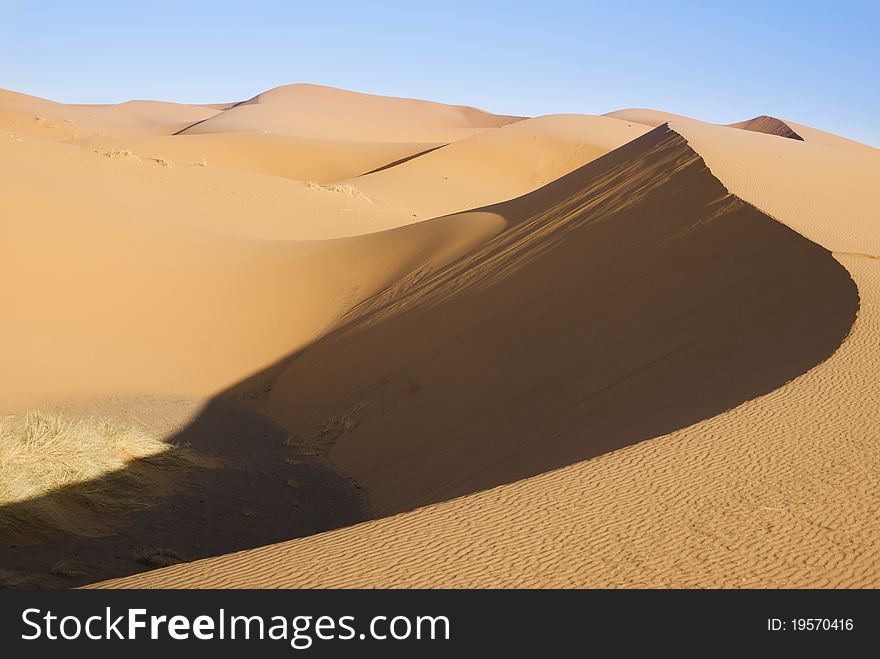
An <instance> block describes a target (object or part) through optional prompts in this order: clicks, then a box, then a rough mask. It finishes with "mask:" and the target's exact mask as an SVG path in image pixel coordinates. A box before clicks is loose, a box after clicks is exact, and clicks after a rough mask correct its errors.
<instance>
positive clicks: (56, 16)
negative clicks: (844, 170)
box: [0, 0, 880, 146]
mask: <svg viewBox="0 0 880 659" xmlns="http://www.w3.org/2000/svg"><path fill="white" fill-rule="evenodd" d="M878 34H880V2H877V1H874V0H840V1H832V0H827V1H825V2H817V1H810V0H800V1H789V0H775V1H772V2H767V1H766V0H765V1H757V0H746V1H742V2H727V1H719V2H715V1H713V2H703V1H699V0H693V1H683V0H678V1H676V0H672V1H667V2H662V3H660V2H648V1H643V2H640V1H633V2H619V3H618V2H609V1H608V0H603V1H601V2H590V1H586V0H582V1H579V2H577V1H572V2H557V1H553V0H541V1H534V2H516V1H515V0H511V1H508V2H496V1H491V2H481V1H479V0H471V1H470V2H458V1H454V0H447V1H441V2H432V3H420V2H413V1H412V0H409V1H406V2H385V1H382V0H374V1H372V2H353V1H350V2H339V1H332V0H331V1H323V0H311V1H309V2H299V1H295V0H291V1H288V2H281V1H276V2H271V1H268V0H266V1H264V0H247V1H239V2H229V1H226V0H210V1H199V0H189V1H177V2H169V1H165V0H151V1H150V2H109V1H107V2H99V1H93V2H90V1H83V2H76V1H73V0H68V1H45V0H44V1H42V2H34V1H30V0H0V87H5V88H8V89H14V90H16V91H22V92H27V93H31V94H35V95H37V96H44V97H47V98H51V99H54V100H59V101H65V102H81V103H85V102H95V103H98V102H116V101H123V100H128V99H131V98H155V99H161V100H172V101H180V102H199V103H210V102H225V101H236V100H242V99H245V98H249V97H251V96H253V95H254V94H257V93H259V92H261V91H264V90H266V89H270V88H272V87H276V86H278V85H281V84H286V83H290V82H315V83H320V84H325V85H332V86H336V87H344V88H347V89H353V90H356V91H365V92H371V93H377V94H389V95H395V96H411V97H417V98H426V99H432V100H438V101H445V102H450V103H466V104H471V105H477V106H479V107H482V108H485V109H487V110H491V111H493V112H499V113H507V114H526V115H538V114H550V113H564V112H573V113H588V114H601V113H603V112H608V111H611V110H616V109H620V108H625V107H650V108H656V109H661V110H667V111H670V112H675V113H678V114H685V115H690V116H695V117H698V118H701V119H705V120H707V121H713V122H723V123H728V122H733V121H740V120H743V119H749V118H751V117H754V116H756V115H759V114H770V115H774V116H778V117H783V118H786V119H790V120H792V121H796V122H800V123H805V124H808V125H811V126H814V127H816V128H820V129H823V130H827V131H831V132H834V133H838V134H840V135H844V136H846V137H850V138H853V139H856V140H859V141H863V142H867V143H869V144H873V145H874V146H878V145H880V126H878V121H877V106H878V101H880V85H878V70H880V46H878V43H880V40H878V37H877V35H878Z"/></svg>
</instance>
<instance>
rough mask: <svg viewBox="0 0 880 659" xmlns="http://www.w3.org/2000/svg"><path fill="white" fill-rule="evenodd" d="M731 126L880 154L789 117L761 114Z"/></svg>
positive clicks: (858, 143) (859, 151)
mask: <svg viewBox="0 0 880 659" xmlns="http://www.w3.org/2000/svg"><path fill="white" fill-rule="evenodd" d="M730 126H731V127H733V128H742V129H744V130H751V131H755V132H757V133H767V134H768V135H779V136H781V137H788V138H791V139H796V140H803V141H805V142H810V143H812V144H821V145H822V146H830V147H833V148H835V149H846V150H848V151H855V152H857V153H871V154H873V155H875V156H876V155H878V152H877V149H875V148H874V147H872V146H868V145H867V144H862V143H860V142H855V141H853V140H849V139H846V138H845V137H840V136H839V135H833V134H832V133H826V132H825V131H824V130H817V129H816V128H810V127H809V126H804V125H803V124H796V123H795V122H793V121H789V120H787V119H777V118H776V117H768V116H766V115H761V116H760V117H755V118H754V119H749V120H748V121H740V122H738V123H735V124H730Z"/></svg>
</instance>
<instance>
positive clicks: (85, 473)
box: [0, 412, 193, 535]
mask: <svg viewBox="0 0 880 659" xmlns="http://www.w3.org/2000/svg"><path fill="white" fill-rule="evenodd" d="M192 465H193V461H192V455H191V454H190V453H189V452H188V451H187V450H186V449H185V448H183V447H180V446H177V445H173V444H169V443H167V442H164V441H162V440H161V439H159V438H156V437H154V436H153V435H151V434H150V433H148V432H147V431H145V430H143V429H141V428H139V427H136V426H133V425H127V424H124V423H119V422H116V421H111V420H107V419H98V418H93V417H89V418H83V419H68V418H65V417H63V416H59V415H53V414H46V413H43V412H29V413H27V414H26V415H25V416H22V417H16V416H11V417H6V418H4V419H0V535H7V534H19V533H24V534H32V533H37V534H44V533H51V532H56V531H65V532H70V533H83V532H85V529H83V528H80V525H79V524H78V522H77V520H79V519H81V517H82V515H81V514H78V513H81V512H82V511H84V510H85V511H94V512H98V513H107V514H113V513H121V512H126V511H130V510H133V509H137V508H143V507H147V506H149V504H150V502H151V501H152V500H153V499H154V498H155V496H156V494H157V492H156V490H157V489H158V487H159V483H158V482H157V478H156V469H168V468H176V467H186V466H192Z"/></svg>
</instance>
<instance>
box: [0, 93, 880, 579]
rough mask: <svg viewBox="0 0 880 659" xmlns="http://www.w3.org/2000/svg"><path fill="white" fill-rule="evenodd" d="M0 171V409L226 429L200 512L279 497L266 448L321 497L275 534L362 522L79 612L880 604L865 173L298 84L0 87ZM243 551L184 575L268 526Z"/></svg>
mask: <svg viewBox="0 0 880 659" xmlns="http://www.w3.org/2000/svg"><path fill="white" fill-rule="evenodd" d="M0 174H2V176H0V200H2V201H0V206H2V219H0V231H2V237H3V239H2V242H0V276H2V279H3V281H5V282H7V285H5V286H4V287H3V290H2V293H3V302H4V311H5V312H6V313H7V314H8V315H9V317H10V318H17V319H20V322H17V323H5V324H4V325H3V327H2V328H0V358H2V359H3V361H4V364H7V365H8V368H6V369H4V370H3V371H2V372H0V411H3V412H4V413H15V414H18V413H20V412H21V411H22V410H23V409H25V408H28V407H30V408H33V407H46V408H47V409H54V408H53V406H55V405H58V406H60V407H61V409H67V410H77V409H85V410H92V411H94V410H109V412H108V413H110V414H111V416H113V415H117V416H120V417H125V418H127V419H138V420H142V419H143V420H145V423H146V425H147V426H151V427H153V428H160V427H164V426H169V428H170V425H169V422H168V421H167V420H168V419H171V418H174V419H178V418H181V416H187V417H188V418H189V419H190V420H189V421H187V422H186V423H188V424H189V426H191V427H193V428H196V427H204V428H207V429H208V431H207V434H206V436H208V437H210V436H212V434H216V433H217V432H220V433H221V434H222V433H224V432H226V431H225V429H224V424H226V425H229V427H230V431H229V433H228V434H229V436H228V437H220V436H219V435H217V441H218V442H222V443H223V446H224V448H223V451H224V452H223V453H222V456H223V457H222V459H223V461H224V462H225V463H226V464H229V465H231V466H234V467H236V468H238V469H241V470H243V471H240V472H236V473H241V474H242V476H240V477H238V478H240V479H241V478H245V475H244V474H247V476H246V478H248V479H251V480H241V482H240V483H238V484H237V485H236V488H235V489H234V491H235V493H236V494H233V495H230V496H239V497H241V496H245V497H246V496H247V492H246V483H249V482H254V483H256V481H255V480H253V477H254V474H257V473H263V474H266V475H264V476H263V477H262V481H265V484H266V487H265V488H264V490H265V492H272V497H273V500H275V501H279V499H278V498H277V497H278V496H279V495H280V496H281V497H282V498H283V497H284V492H285V490H287V491H291V492H293V490H290V488H288V487H287V486H286V485H285V484H284V482H283V480H279V482H278V483H274V481H272V483H270V482H269V481H270V480H271V479H274V478H280V479H283V478H286V477H285V476H283V475H282V474H283V473H284V468H282V467H283V465H281V466H278V464H276V463H274V462H271V463H270V462H267V461H271V460H276V459H277V458H273V457H272V456H275V455H277V451H276V449H275V448H274V446H275V445H274V444H271V443H267V441H269V440H267V439H266V438H267V437H275V436H276V435H277V436H279V437H282V438H283V437H284V436H285V434H286V436H287V437H288V439H287V444H288V445H289V447H291V446H295V447H297V448H296V450H297V451H299V453H297V456H298V458H297V462H298V463H299V465H300V466H299V467H297V469H299V470H300V471H299V472H298V473H299V474H300V475H305V472H303V471H302V470H303V469H307V468H313V469H314V470H316V471H315V478H314V481H308V479H307V481H306V482H309V483H312V482H314V485H311V484H310V485H308V486H307V487H314V488H315V495H314V497H313V498H312V499H309V498H308V496H310V495H309V493H308V492H305V493H302V492H301V493H299V494H296V497H298V499H297V500H298V501H300V503H297V506H301V505H304V506H307V507H308V506H311V505H314V506H316V507H315V508H314V509H313V510H311V512H303V513H299V512H293V514H294V515H300V514H303V515H305V517H304V519H303V523H302V524H299V523H293V524H291V525H290V531H289V532H288V533H289V534H308V533H310V532H311V533H314V532H315V531H320V530H322V529H326V528H333V527H334V526H339V525H340V524H352V523H353V522H355V521H357V519H364V516H363V515H364V514H365V512H366V508H365V505H366V504H365V502H361V498H360V497H361V495H360V494H359V493H357V492H355V490H354V489H352V488H351V485H350V482H349V481H346V479H345V477H344V476H347V477H349V478H352V479H354V481H355V482H356V483H358V484H359V485H360V486H362V487H363V488H364V491H365V492H366V495H367V497H368V499H369V509H370V510H369V514H371V515H372V516H373V517H375V518H376V519H373V520H372V521H367V522H363V523H360V524H356V525H354V526H346V527H344V528H338V529H336V530H332V531H327V532H323V533H319V534H317V535H312V536H310V537H301V538H298V539H294V540H289V541H286V542H281V543H280V544H268V545H265V546H262V547H258V548H256V549H246V550H245V551H241V552H238V553H231V554H224V555H220V556H215V557H212V558H205V559H202V560H197V561H195V562H191V563H182V564H179V565H176V566H172V567H168V568H164V569H159V570H154V571H151V572H145V573H142V574H136V575H132V576H128V577H123V578H120V579H112V580H110V581H102V582H100V583H97V584H94V586H96V587H301V586H308V587H382V586H391V587H419V586H421V587H437V586H439V587H474V586H477V587H479V586H486V587H523V586H535V587H553V586H610V587H634V586H636V587H638V586H648V587H676V586H679V587H693V586H701V587H705V586H709V587H719V586H727V587H768V586H777V587H790V586H795V587H798V586H804V587H826V586H837V587H852V586H855V587H876V586H877V585H880V574H878V572H880V568H878V560H877V558H878V557H877V550H876V547H877V546H880V545H878V541H880V524H878V522H877V518H876V508H877V505H878V502H880V490H878V487H877V485H876V479H875V478H874V477H873V475H874V474H875V473H876V472H877V470H878V467H880V464H878V456H880V453H878V447H877V445H876V441H875V432H874V431H875V429H876V427H877V426H878V423H880V418H877V417H878V415H880V412H878V411H877V410H878V409H880V404H878V400H877V398H878V391H880V387H878V386H877V384H878V383H877V380H876V373H877V372H878V367H880V351H878V348H877V345H876V336H877V332H878V329H880V316H878V311H877V308H878V307H877V301H878V297H880V289H878V285H880V270H878V268H880V265H878V263H880V223H878V222H877V217H876V210H875V209H876V204H875V203H874V200H873V197H872V196H871V191H872V189H873V184H876V181H878V180H880V159H878V154H877V150H876V149H873V148H872V147H869V146H866V145H861V144H858V143H855V142H852V141H850V140H846V139H845V138H840V137H838V136H834V135H830V134H828V133H823V132H822V131H817V130H815V129H811V128H809V127H806V126H801V125H799V124H794V123H792V122H788V121H785V120H780V119H775V118H773V117H768V116H762V117H757V118H755V119H752V120H749V121H744V122H740V123H739V124H733V125H731V126H730V127H725V126H715V125H712V124H707V123H704V122H701V121H697V120H695V119H689V118H686V117H681V116H680V115H672V114H669V113H663V112H658V111H654V110H646V109H638V110H621V111H617V112H612V113H609V114H608V115H605V116H590V115H556V116H548V117H538V118H522V117H513V116H502V115H492V114H490V113H486V112H483V111H480V110H476V109H474V108H468V107H464V106H449V105H444V104H440V103H431V102H426V101H417V100H412V99H397V98H387V97H378V96H371V95H367V94H358V93H354V92H347V91H344V90H336V89H332V88H327V87H320V86H317V85H288V86H285V87H279V88H277V89H274V90H270V91H269V92H265V93H263V94H259V95H257V96H255V97H254V98H252V99H250V100H247V101H244V102H239V103H228V104H221V105H213V106H212V105H179V104H172V103H160V102H154V101H135V102H130V103H122V104H118V105H114V106H88V105H78V106H71V105H64V104H60V103H54V102H52V101H48V100H45V99H39V98H36V97H32V96H27V95H24V94H17V93H15V92H6V91H2V92H0ZM10 282H14V285H10V284H9V283H10ZM181 396H182V397H185V398H180V399H179V400H181V401H185V403H178V402H175V401H177V400H178V398H175V397H181ZM209 398H210V399H211V401H210V402H208V400H209ZM119 401H129V402H126V403H124V404H123V403H120V402H119ZM199 401H202V402H199ZM221 404H222V405H227V404H229V405H232V406H233V407H232V408H230V409H238V408H239V406H242V405H243V406H244V407H243V408H242V412H241V413H238V412H235V413H234V414H235V415H237V416H234V417H232V416H229V417H226V416H216V414H215V415H214V416H209V415H208V413H209V411H210V410H211V409H212V408H214V407H215V406H217V405H221ZM120 405H123V407H120ZM248 408H249V409H251V410H255V411H258V412H260V413H261V414H263V415H265V417H268V419H270V420H271V422H269V421H263V422H260V423H262V424H263V425H259V424H257V425H259V428H260V429H259V430H258V431H257V430H256V429H257V425H254V426H253V427H254V428H255V433H254V437H249V436H248V428H249V427H250V426H249V424H251V423H254V422H252V421H248V419H249V418H250V417H249V416H248V415H249V414H252V412H248V411H247V409H248ZM224 409H226V408H224ZM184 410H185V411H186V414H183V415H182V411H184ZM200 410H201V411H200ZM152 417H156V418H155V419H152ZM151 419H152V420H151ZM273 423H274V424H278V425H279V426H280V428H277V427H276V426H275V425H272V424H273ZM171 425H173V424H171ZM282 429H283V432H282ZM169 432H170V431H169ZM257 435H259V436H260V437H262V438H263V439H260V440H258V439H257ZM181 436H184V437H185V436H186V434H185V429H184V434H183V435H181ZM253 442H256V443H254V444H253V445H251V443H253ZM279 446H280V445H279ZM280 448H281V449H282V450H283V447H280ZM252 453H253V454H254V455H256V454H259V455H260V456H263V457H261V458H259V459H260V460H262V461H263V462H260V463H254V465H253V466H252V467H248V465H247V461H248V460H249V459H255V458H249V457H248V456H249V454H252ZM209 454H210V452H209ZM219 455H220V454H219V453H218V454H217V456H219ZM325 455H326V456H327V458H328V459H329V462H328V461H327V459H325V458H323V457H321V456H325ZM249 468H252V469H255V470H256V471H253V473H251V472H248V471H247V470H248V469H249ZM337 471H338V472H341V474H344V476H342V475H340V474H339V473H337ZM276 472H277V474H279V475H278V476H276V475H275V474H276ZM230 473H231V472H230ZM269 474H271V477H270V476H268V475H269ZM224 477H226V472H223V471H219V472H217V473H216V475H215V476H214V477H213V480H210V478H212V477H211V476H210V475H208V476H205V478H208V479H209V480H205V481H204V482H205V483H208V482H210V483H214V485H212V486H211V487H214V488H215V489H216V492H217V493H218V495H220V497H221V498H219V499H217V500H216V501H215V502H212V508H211V509H212V511H214V512H212V514H216V515H217V516H218V519H219V517H222V516H223V510H224V509H225V507H226V506H230V507H231V509H235V506H237V505H240V503H241V501H239V500H233V499H231V498H230V499H223V498H222V494H220V492H221V489H222V479H223V478H224ZM215 481H216V483H215ZM273 483H274V484H273ZM347 483H349V484H347ZM290 484H291V481H287V485H290ZM275 487H277V488H278V489H277V490H275V489H272V488H275ZM322 488H324V489H322ZM211 491H214V490H211ZM178 495H181V496H182V498H179V499H178V500H179V501H187V500H188V499H186V496H183V495H185V492H184V493H178V494H177V495H175V496H178ZM304 495H305V498H303V496H304ZM291 496H294V495H293V494H292V495H291ZM322 497H324V498H322ZM334 497H339V498H340V501H343V500H344V501H345V502H346V506H347V508H345V509H344V510H342V509H340V510H339V511H336V512H337V513H338V514H335V516H334V513H333V511H329V509H327V510H325V509H324V508H321V506H326V505H328V502H332V500H333V499H334ZM291 510H292V511H294V510H301V509H300V508H297V509H291ZM285 514H286V513H285V512H284V511H283V510H281V509H279V515H282V516H283V515H285ZM319 516H324V517H323V518H320V517H319ZM227 517H228V516H227ZM306 518H308V519H306ZM273 519H274V517H273ZM278 519H279V521H280V520H281V519H282V517H279V518H278ZM84 521H85V522H92V521H94V520H92V519H91V518H84ZM122 523H123V522H122V520H116V521H115V522H113V524H111V525H114V524H115V525H116V526H115V527H114V528H122V526H120V525H122ZM160 528H162V527H160ZM224 528H225V527H224ZM242 528H244V527H242ZM285 528H287V527H285ZM310 528H311V531H309V529H310ZM230 530H232V529H231V527H230ZM255 530H256V529H255V528H254V529H252V528H251V527H248V532H249V533H252V532H254V531H255ZM164 531H165V532H166V533H172V534H173V532H174V530H173V527H167V528H165V529H164ZM224 533H225V531H224ZM123 536H124V534H123ZM245 537H248V538H252V539H251V540H250V544H247V542H248V541H247V540H246V539H244V537H243V539H242V542H241V543H240V544H237V545H235V546H230V545H229V544H228V542H227V543H225V541H223V540H222V539H218V540H217V541H216V543H215V545H213V546H215V547H217V549H214V553H217V552H218V551H230V550H232V549H237V548H239V547H253V546H254V545H255V544H264V543H266V542H274V541H275V540H277V539H278V538H284V537H287V538H290V537H292V535H284V534H282V533H275V534H274V535H273V534H264V535H263V536H261V535H260V534H259V533H257V534H255V535H250V536H245ZM260 537H263V538H264V539H263V540H262V542H259V538H260ZM88 542H93V543H98V545H94V546H100V547H103V548H104V549H102V551H109V550H108V549H107V548H108V547H109V548H110V549H112V547H110V544H108V543H110V542H122V540H117V541H106V542H105V543H104V544H103V545H102V544H100V543H101V542H103V541H101V540H100V539H99V540H94V541H92V540H89V541H88ZM82 546H84V547H91V546H93V545H89V544H85V545H82ZM116 546H117V545H114V547H116ZM119 546H121V545H119ZM40 547H41V546H40V545H31V547H30V548H29V549H28V553H29V554H34V555H37V554H39V552H40V551H42V550H41V549H40ZM224 547H225V549H224ZM114 551H115V552H116V553H119V550H118V549H115V550H114ZM122 551H126V550H125V549H123V550H122ZM199 555H201V556H210V555H211V554H210V552H208V553H205V551H204V550H203V551H202V552H201V553H199V552H196V557H198V556H199ZM190 557H192V556H190ZM117 558H118V557H117ZM17 560H19V559H17ZM22 560H24V559H20V561H22ZM135 569H137V568H132V567H128V566H125V565H121V564H120V565H118V566H113V567H110V568H106V569H104V571H103V572H101V575H103V576H101V575H98V574H97V573H96V576H95V577H93V579H92V580H95V579H98V578H104V577H106V576H110V575H113V574H128V573H131V572H132V571H134V570H135ZM141 569H142V568H141ZM113 570H117V571H116V572H113ZM82 582H83V581H80V583H82ZM56 585H57V584H56Z"/></svg>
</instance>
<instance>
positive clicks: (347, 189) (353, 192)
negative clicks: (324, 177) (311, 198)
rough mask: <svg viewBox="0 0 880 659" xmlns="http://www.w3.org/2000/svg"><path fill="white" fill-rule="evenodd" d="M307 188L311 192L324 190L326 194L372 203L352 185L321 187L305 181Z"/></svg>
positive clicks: (318, 184)
mask: <svg viewBox="0 0 880 659" xmlns="http://www.w3.org/2000/svg"><path fill="white" fill-rule="evenodd" d="M305 184H306V187H307V188H312V189H313V190H325V191H327V192H337V193H339V194H344V195H348V196H349V197H355V198H357V199H364V200H366V201H372V199H370V198H369V197H368V196H367V195H365V194H364V193H363V192H361V191H360V190H358V189H357V188H356V187H354V186H353V185H350V184H348V183H346V184H345V185H335V184H332V185H321V184H320V183H315V182H314V181H306V182H305Z"/></svg>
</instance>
